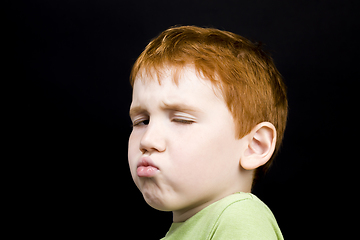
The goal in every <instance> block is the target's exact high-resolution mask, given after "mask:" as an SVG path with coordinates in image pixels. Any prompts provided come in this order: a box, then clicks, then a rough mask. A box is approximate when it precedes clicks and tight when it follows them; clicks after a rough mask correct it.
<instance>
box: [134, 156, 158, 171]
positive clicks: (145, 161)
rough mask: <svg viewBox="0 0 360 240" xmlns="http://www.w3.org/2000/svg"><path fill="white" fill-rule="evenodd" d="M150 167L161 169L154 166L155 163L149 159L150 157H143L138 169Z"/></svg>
mask: <svg viewBox="0 0 360 240" xmlns="http://www.w3.org/2000/svg"><path fill="white" fill-rule="evenodd" d="M149 166H150V167H154V168H157V169H159V167H158V166H156V165H155V164H154V162H153V161H152V160H151V158H149V157H142V158H141V159H140V161H139V162H138V164H137V168H138V167H149Z"/></svg>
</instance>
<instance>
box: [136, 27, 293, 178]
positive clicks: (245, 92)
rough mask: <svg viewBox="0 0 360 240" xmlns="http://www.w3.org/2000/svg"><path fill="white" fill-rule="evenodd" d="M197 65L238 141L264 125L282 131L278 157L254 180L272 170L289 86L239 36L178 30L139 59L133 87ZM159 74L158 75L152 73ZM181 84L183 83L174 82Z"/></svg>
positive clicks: (154, 42)
mask: <svg viewBox="0 0 360 240" xmlns="http://www.w3.org/2000/svg"><path fill="white" fill-rule="evenodd" d="M189 64H192V65H194V66H195V69H196V71H197V72H198V74H200V75H201V76H204V77H205V78H206V79H208V80H210V81H211V82H212V83H213V85H214V86H215V88H216V89H218V90H220V92H221V93H222V95H223V98H224V100H225V102H226V104H227V107H228V109H229V110H230V112H231V113H232V115H233V118H234V120H235V126H236V135H237V137H238V138H242V137H244V136H245V135H246V134H248V133H249V132H250V131H251V130H252V128H253V127H255V126H256V125H257V124H259V123H261V122H265V121H266V122H271V123H272V124H273V125H274V126H275V128H276V131H277V142H276V147H275V154H274V155H273V157H272V158H271V159H270V161H268V162H267V163H266V164H265V165H264V166H262V167H260V168H258V169H257V170H256V171H255V178H257V177H259V176H260V175H261V174H263V173H264V172H265V170H267V168H268V167H269V166H270V164H271V162H272V160H273V158H274V156H275V155H276V152H277V151H278V149H279V147H280V145H281V142H282V138H283V135H284V131H285V125H286V119H287V108H288V102H287V97H286V86H285V84H284V82H283V80H282V77H281V75H280V73H279V72H278V70H277V69H276V67H275V64H274V62H273V60H272V58H271V57H270V56H268V55H267V54H266V53H265V52H264V51H263V50H261V48H260V47H259V46H258V45H256V44H254V43H252V42H251V41H249V40H248V39H246V38H244V37H241V36H239V35H237V34H234V33H231V32H227V31H221V30H218V29H213V28H200V27H195V26H182V27H173V28H170V29H167V30H165V31H164V32H162V33H161V34H160V35H159V36H158V37H156V38H155V39H153V40H152V41H151V42H150V43H149V44H148V45H147V46H146V48H145V50H144V51H143V52H142V53H141V54H140V56H139V57H138V59H137V60H136V62H135V64H134V66H133V68H132V71H131V76H130V81H131V84H132V86H133V85H134V81H135V78H136V76H137V75H138V74H140V73H143V71H145V73H146V74H150V75H151V74H152V73H153V72H155V73H156V74H157V75H158V80H159V83H160V75H161V72H162V70H164V69H165V67H173V68H174V69H176V71H177V70H181V69H183V68H184V67H185V66H187V65H189ZM153 70H155V71H153ZM174 81H175V82H176V83H177V81H178V78H177V77H174Z"/></svg>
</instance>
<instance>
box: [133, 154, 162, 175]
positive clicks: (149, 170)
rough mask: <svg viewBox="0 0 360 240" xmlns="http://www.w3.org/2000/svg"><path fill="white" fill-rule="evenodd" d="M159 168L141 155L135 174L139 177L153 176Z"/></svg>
mask: <svg viewBox="0 0 360 240" xmlns="http://www.w3.org/2000/svg"><path fill="white" fill-rule="evenodd" d="M159 171H160V170H159V168H158V167H157V166H156V165H155V164H154V163H153V162H152V160H151V159H150V158H149V157H143V158H141V159H140V161H139V163H138V165H137V171H136V173H137V175H138V176H139V177H148V178H151V177H154V176H155V175H156V174H157V173H158V172H159Z"/></svg>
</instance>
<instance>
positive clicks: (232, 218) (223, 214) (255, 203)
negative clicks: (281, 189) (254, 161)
mask: <svg viewBox="0 0 360 240" xmlns="http://www.w3.org/2000/svg"><path fill="white" fill-rule="evenodd" d="M171 239H176V240H181V239H191V240H193V239H196V240H205V239H212V240H215V239H223V240H228V239H230V240H231V239H251V240H253V239H266V240H272V239H284V238H283V236H282V234H281V231H280V228H279V226H278V225H277V223H276V220H275V217H274V215H273V214H272V212H271V211H270V209H269V208H268V207H267V206H266V205H265V204H264V203H263V202H262V201H261V200H260V199H259V198H257V197H256V196H255V195H253V194H251V193H242V192H241V193H235V194H232V195H230V196H227V197H225V198H223V199H221V200H219V201H217V202H215V203H213V204H211V205H209V206H207V207H206V208H204V209H202V210H201V211H200V212H198V213H196V214H195V215H194V216H192V217H191V218H189V219H188V220H186V221H185V222H180V223H173V224H172V225H171V227H170V229H169V231H168V233H167V234H166V236H165V237H164V238H162V240H171Z"/></svg>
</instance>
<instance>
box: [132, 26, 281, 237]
mask: <svg viewBox="0 0 360 240" xmlns="http://www.w3.org/2000/svg"><path fill="white" fill-rule="evenodd" d="M131 84H132V86H133V99H132V103H131V107H130V117H131V120H132V122H133V131H132V133H131V135H130V139H129V152H128V157H129V166H130V171H131V174H132V177H133V180H134V182H135V184H136V185H137V187H138V188H139V190H140V191H141V192H142V194H143V196H144V199H145V201H146V202H147V203H148V204H149V205H150V206H151V207H153V208H155V209H158V210H161V211H172V212H173V224H172V225H171V228H170V230H169V231H168V233H167V234H166V236H165V237H164V238H163V239H283V237H282V234H281V232H280V229H279V227H278V225H277V223H276V220H275V218H274V216H273V215H272V213H271V211H270V210H269V208H268V207H267V206H266V205H265V204H264V203H263V202H261V201H260V200H259V199H258V198H257V197H256V196H255V195H253V194H251V193H250V192H251V187H252V183H253V180H254V178H257V177H258V176H260V175H261V174H262V173H263V171H265V170H266V169H267V168H268V167H269V165H270V163H271V160H272V157H273V155H274V152H276V150H277V149H278V148H279V146H280V143H281V140H282V136H283V133H284V129H285V124H286V117H287V99H286V90H285V85H284V83H283V81H282V79H281V76H280V74H279V72H278V71H277V69H276V68H275V66H274V63H273V61H272V59H271V58H270V57H269V56H267V55H266V54H265V53H264V52H263V51H262V50H261V49H260V48H259V47H258V46H257V45H255V44H253V43H251V42H250V41H249V40H247V39H245V38H243V37H241V36H238V35H236V34H233V33H230V32H226V31H220V30H217V29H212V28H200V27H194V26H183V27H174V28H170V29H168V30H166V31H164V32H163V33H161V34H160V35H159V36H158V37H157V38H155V39H154V40H152V41H151V42H150V43H149V44H148V46H147V47H146V48H145V50H144V51H143V52H142V53H141V55H140V56H139V58H138V59H137V61H136V62H135V64H134V66H133V69H132V72H131Z"/></svg>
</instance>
